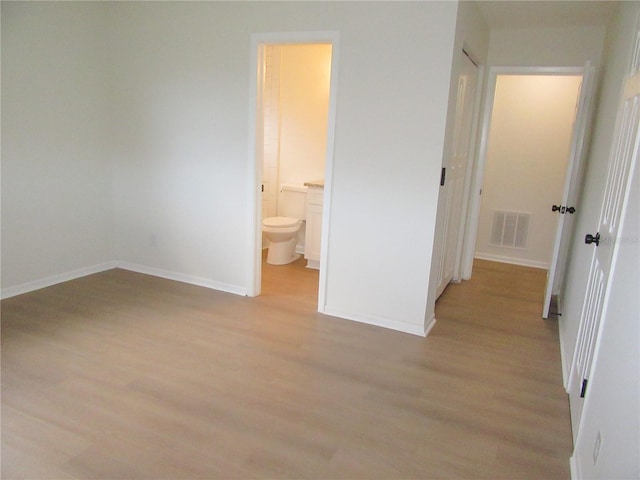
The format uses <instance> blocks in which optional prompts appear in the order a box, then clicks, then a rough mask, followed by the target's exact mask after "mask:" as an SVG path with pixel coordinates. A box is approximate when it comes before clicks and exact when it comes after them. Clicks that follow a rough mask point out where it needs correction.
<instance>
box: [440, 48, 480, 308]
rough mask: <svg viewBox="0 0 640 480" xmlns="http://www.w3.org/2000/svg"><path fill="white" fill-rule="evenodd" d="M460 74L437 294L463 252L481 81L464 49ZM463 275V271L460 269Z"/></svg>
mask: <svg viewBox="0 0 640 480" xmlns="http://www.w3.org/2000/svg"><path fill="white" fill-rule="evenodd" d="M458 63H459V66H458V68H459V72H460V73H459V76H458V91H457V96H456V110H455V120H454V122H455V123H454V131H453V145H452V151H451V155H450V157H449V159H448V161H447V160H445V162H443V173H442V178H441V182H440V184H441V188H442V191H441V192H440V202H439V207H438V209H439V210H440V209H442V216H441V217H440V218H442V224H441V226H440V229H439V235H440V245H441V249H440V252H441V253H440V259H439V263H440V267H439V271H438V288H437V290H436V298H437V297H439V296H440V295H441V294H442V292H443V291H444V289H445V288H446V286H447V285H448V284H449V283H450V282H451V281H452V280H453V279H454V274H455V273H456V271H458V272H459V265H460V260H461V252H462V238H461V237H462V235H460V232H462V231H463V224H464V219H465V217H466V208H465V206H466V202H465V192H467V191H468V185H467V183H468V179H469V175H468V170H469V168H468V167H469V160H470V158H469V157H470V152H469V148H470V146H471V132H472V129H473V128H472V127H473V113H474V112H473V109H474V105H475V99H476V90H477V85H478V67H477V66H476V65H475V64H474V63H473V62H472V61H471V60H470V59H469V57H467V55H466V54H465V53H464V52H463V51H460V53H459V56H458ZM458 276H459V273H458Z"/></svg>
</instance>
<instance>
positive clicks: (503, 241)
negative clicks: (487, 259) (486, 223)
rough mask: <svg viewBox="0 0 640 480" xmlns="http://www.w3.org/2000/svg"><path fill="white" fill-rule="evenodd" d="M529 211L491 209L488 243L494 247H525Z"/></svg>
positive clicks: (529, 218) (527, 234) (529, 216)
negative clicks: (489, 238)
mask: <svg viewBox="0 0 640 480" xmlns="http://www.w3.org/2000/svg"><path fill="white" fill-rule="evenodd" d="M530 220H531V214H530V213H522V212H505V211H501V210H494V211H493V226H492V228H491V241H490V242H489V244H490V245H492V246H494V247H509V248H527V239H528V238H529V224H530V223H531V222H530Z"/></svg>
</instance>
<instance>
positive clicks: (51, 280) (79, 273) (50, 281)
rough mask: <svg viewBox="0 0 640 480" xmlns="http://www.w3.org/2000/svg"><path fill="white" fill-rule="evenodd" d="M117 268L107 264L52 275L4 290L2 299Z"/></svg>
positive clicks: (113, 264)
mask: <svg viewBox="0 0 640 480" xmlns="http://www.w3.org/2000/svg"><path fill="white" fill-rule="evenodd" d="M114 268H116V262H105V263H99V264H97V265H92V266H90V267H84V268H78V269H76V270H71V271H69V272H64V273H59V274H56V275H51V276H50V277H46V278H41V279H39V280H34V281H32V282H26V283H23V284H20V285H16V286H13V287H7V288H3V289H2V292H1V293H0V298H2V299H3V300H4V299H5V298H10V297H15V296H16V295H22V294H23V293H29V292H33V291H34V290H40V289H41V288H46V287H51V286H52V285H57V284H58V283H63V282H68V281H69V280H75V279H77V278H82V277H86V276H88V275H93V274H95V273H100V272H104V271H107V270H112V269H114Z"/></svg>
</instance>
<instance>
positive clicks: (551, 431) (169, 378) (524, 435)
mask: <svg viewBox="0 0 640 480" xmlns="http://www.w3.org/2000/svg"><path fill="white" fill-rule="evenodd" d="M276 279H277V280H278V282H280V283H279V284H277V283H276V282H275V280H276ZM263 280H264V282H263V295H261V296H260V297H257V298H253V299H252V298H243V297H239V296H235V295H231V294H225V293H221V292H215V291H211V290H207V289H204V288H199V287H194V286H190V285H185V284H180V283H177V282H172V281H167V280H163V279H159V278H154V277H149V276H145V275H140V274H137V273H132V272H127V271H124V270H112V271H108V272H104V273H101V274H97V275H92V276H90V277H85V278H83V279H79V280H75V281H71V282H67V283H64V284H60V285H56V286H53V287H49V288H46V289H43V290H40V291H37V292H32V293H29V294H25V295H21V296H18V297H14V298H10V299H7V300H5V301H3V302H2V444H1V447H2V452H1V453H2V478H3V479H26V478H29V479H216V478H221V479H232V478H239V479H253V478H256V479H257V478H318V479H324V478H339V479H360V478H362V479H375V478H379V479H391V478H393V479H395V478H416V479H435V478H438V479H465V478H467V479H498V478H503V479H534V478H538V479H566V478H569V470H568V460H569V456H570V452H571V434H570V424H569V411H568V402H567V397H566V394H565V392H564V389H563V388H562V381H561V371H560V357H559V346H558V334H557V330H558V329H557V323H556V322H555V321H553V320H551V321H545V320H542V319H541V318H540V310H541V303H542V294H543V287H544V280H545V272H544V271H542V270H535V269H529V268H522V267H514V266H510V265H503V264H496V263H490V262H483V261H479V262H477V263H476V267H475V270H474V278H473V280H472V281H470V282H464V283H463V284H460V285H452V286H450V287H449V288H448V289H447V291H446V292H445V293H444V295H443V297H441V299H440V300H439V301H438V305H437V311H436V316H437V319H438V323H437V324H436V326H435V327H434V329H433V330H432V332H431V334H430V335H429V337H427V338H426V339H425V338H420V337H416V336H412V335H407V334H403V333H399V332H395V331H391V330H386V329H382V328H376V327H372V326H367V325H363V324H359V323H354V322H349V321H346V320H341V319H336V318H332V317H328V316H323V315H321V314H318V313H316V312H315V307H316V299H317V271H314V270H308V269H305V268H304V267H303V261H299V262H297V263H296V264H292V265H289V266H286V267H271V266H268V265H267V266H265V268H264V271H263Z"/></svg>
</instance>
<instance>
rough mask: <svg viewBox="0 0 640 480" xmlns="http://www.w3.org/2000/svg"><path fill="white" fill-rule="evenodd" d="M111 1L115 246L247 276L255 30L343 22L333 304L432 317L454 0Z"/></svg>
mask: <svg viewBox="0 0 640 480" xmlns="http://www.w3.org/2000/svg"><path fill="white" fill-rule="evenodd" d="M112 8H113V16H114V18H115V21H114V22H113V24H114V28H113V32H112V33H113V36H112V48H113V50H114V52H113V56H114V59H115V67H114V69H115V71H116V72H117V73H118V75H117V76H116V78H115V84H116V86H117V88H116V90H115V92H114V94H115V100H114V105H115V107H114V108H115V111H116V112H117V113H116V115H117V118H118V129H117V137H116V138H117V140H116V146H117V148H116V151H115V152H114V153H115V158H116V175H115V182H114V192H115V193H114V197H115V210H116V235H117V256H118V258H119V259H121V260H123V261H125V262H127V264H128V265H130V266H131V265H142V266H145V267H148V268H152V269H156V270H159V271H163V272H178V273H180V274H181V275H184V276H188V277H189V278H191V279H194V278H195V279H201V280H206V281H207V282H209V284H211V285H213V286H216V287H218V288H224V289H228V290H234V291H243V290H246V288H247V284H248V278H247V277H248V274H247V272H248V271H249V263H250V261H251V260H252V259H250V258H247V244H248V241H249V238H250V236H251V234H252V232H251V230H252V228H253V224H252V223H251V222H250V221H249V218H248V211H249V205H248V202H247V199H248V186H249V170H248V164H249V162H248V138H249V132H248V127H249V125H248V120H249V115H248V114H249V109H250V105H249V90H250V88H249V87H250V82H252V81H255V80H254V79H251V78H249V72H250V64H249V58H250V57H249V53H250V52H249V47H250V35H251V33H257V32H274V31H275V32H277V31H305V30H338V31H339V32H340V68H339V79H338V100H337V119H336V136H335V150H334V170H333V174H334V177H333V179H332V180H333V190H332V192H333V198H332V210H331V212H330V225H329V242H328V251H329V261H328V266H327V272H326V281H327V288H326V305H325V309H326V311H327V312H328V313H333V314H337V315H340V316H344V317H349V318H354V319H357V320H362V321H367V322H371V323H381V324H384V325H387V326H392V327H396V328H399V329H403V330H410V331H413V332H418V333H419V332H420V331H421V330H422V331H423V330H424V315H425V303H426V292H427V288H428V271H429V265H430V263H431V251H432V247H433V243H432V241H433V240H432V239H433V231H434V223H435V206H436V200H437V193H438V174H439V168H440V163H441V158H442V149H443V138H444V124H445V118H446V108H447V99H448V87H449V76H450V65H451V52H452V43H453V35H454V28H455V13H456V5H455V3H449V2H425V3H420V2H417V3H394V2H389V3H383V2H380V3H378V2H372V3H366V2H362V3H361V2H355V3H338V2H336V3H331V2H326V3H325V2H321V3H307V2H283V3H270V2H256V3H245V2H241V3H234V2H230V3H220V2H210V3H124V2H123V3H118V4H114V5H113V6H112ZM434 72H438V74H437V75H434ZM327 213H329V212H327ZM416 219H419V222H416ZM390 231H392V232H394V235H388V232H390ZM354 252H358V254H354Z"/></svg>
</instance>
